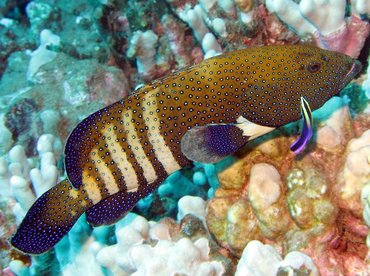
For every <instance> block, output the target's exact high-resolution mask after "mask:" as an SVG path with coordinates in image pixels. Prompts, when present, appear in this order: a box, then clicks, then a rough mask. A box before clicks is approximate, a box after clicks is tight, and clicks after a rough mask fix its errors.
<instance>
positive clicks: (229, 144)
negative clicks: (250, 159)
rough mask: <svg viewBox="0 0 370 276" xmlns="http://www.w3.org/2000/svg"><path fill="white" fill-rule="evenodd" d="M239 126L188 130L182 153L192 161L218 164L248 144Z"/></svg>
mask: <svg viewBox="0 0 370 276" xmlns="http://www.w3.org/2000/svg"><path fill="white" fill-rule="evenodd" d="M248 139H249V136H246V135H244V133H243V129H242V128H241V127H239V126H238V125H227V124H222V125H221V124H220V125H206V126H200V127H194V128H192V129H190V130H188V131H187V132H186V133H185V135H184V137H183V138H182V140H181V150H182V153H183V154H184V155H185V156H186V157H187V158H188V159H190V160H192V161H196V162H201V163H216V162H218V161H220V160H222V159H223V158H225V157H226V156H228V155H230V154H232V153H234V152H236V151H237V150H238V149H239V148H240V147H242V146H243V145H244V144H245V143H247V142H248Z"/></svg>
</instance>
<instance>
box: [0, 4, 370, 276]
mask: <svg viewBox="0 0 370 276" xmlns="http://www.w3.org/2000/svg"><path fill="white" fill-rule="evenodd" d="M298 2H299V3H298ZM369 18H370V4H369V1H367V0H351V1H344V0H335V1H334V0H333V1H314V0H302V1H291V0H266V1H263V0H258V1H256V0H234V1H232V0H199V1H198V0H191V1H184V0H149V1H140V0H137V1H128V0H125V1H114V0H99V1H95V0H92V1H85V0H77V1H64V0H62V1H47V0H35V1H28V0H25V1H14V0H6V1H1V3H0V37H1V43H0V61H1V62H0V76H1V81H0V142H1V143H0V156H1V157H0V225H1V226H0V232H1V235H0V254H1V255H0V256H1V258H0V259H1V260H0V267H1V270H3V271H2V272H3V273H4V274H5V275H14V274H17V275H48V274H49V275H50V274H58V273H62V274H63V275H76V274H83V273H85V274H89V275H107V274H119V275H130V274H133V275H143V274H145V273H147V274H152V275H155V274H161V275H164V274H166V275H167V274H171V273H178V274H181V275H196V273H199V274H200V275H221V274H222V273H224V275H233V274H234V273H236V274H237V275H246V274H248V275H256V276H257V275H266V274H269V273H270V274H271V275H275V274H278V275H286V274H289V275H290V274H295V275H308V274H309V273H311V274H312V275H317V273H318V271H319V272H320V274H321V275H366V274H370V267H369V260H370V255H369V247H370V235H369V227H370V177H369V176H370V166H369V163H370V161H369V160H370V159H369V158H370V157H369V156H370V150H369V148H370V132H369V128H370V119H369V114H370V106H369V104H368V103H369V98H370V69H368V71H367V75H365V74H363V75H362V76H361V77H359V79H358V80H357V83H353V84H351V85H350V86H349V87H348V88H347V89H345V91H343V92H342V94H341V98H334V99H333V100H331V101H330V103H328V104H327V105H325V106H324V107H323V108H322V109H321V110H318V111H316V112H315V118H314V122H315V131H314V133H315V137H314V139H313V141H312V142H311V143H310V145H309V147H308V148H307V149H306V150H305V152H304V153H302V154H300V155H299V156H294V154H293V153H291V152H290V150H289V146H290V145H291V143H292V142H293V140H294V135H295V133H296V132H297V130H298V125H297V123H294V124H291V125H290V126H287V127H284V128H281V129H279V130H277V131H275V132H274V133H272V134H270V135H268V136H266V137H263V138H261V139H259V140H257V141H255V142H253V143H250V144H248V145H247V146H246V147H245V148H243V149H242V150H241V151H240V152H239V153H238V154H237V155H235V156H233V157H229V158H227V159H226V160H224V161H222V162H220V163H219V164H215V165H214V164H195V166H194V168H189V169H186V170H183V171H182V172H177V173H175V174H173V175H172V176H170V177H169V178H168V179H167V180H166V181H165V182H164V183H163V184H162V185H161V187H159V189H158V190H157V191H156V192H155V193H153V194H152V195H150V196H148V197H147V198H145V199H143V200H141V201H140V202H139V203H138V204H137V206H136V207H135V209H134V211H135V212H138V213H139V214H141V215H143V216H145V217H146V218H147V219H148V220H147V219H144V218H143V217H141V216H137V215H133V214H130V215H128V216H127V217H126V218H125V219H123V220H121V221H120V222H119V223H117V224H116V225H114V226H109V227H98V228H96V229H94V230H92V229H91V228H90V227H89V226H88V225H87V223H86V221H85V219H84V218H83V217H82V218H81V219H80V220H79V222H78V223H77V224H76V225H75V226H74V227H73V228H72V230H71V231H70V233H69V234H68V235H67V236H66V237H65V238H64V239H63V240H62V241H61V242H60V243H58V244H57V246H56V247H55V249H53V250H51V251H50V252H48V253H46V254H43V255H41V256H33V257H29V256H25V255H22V254H20V253H18V252H15V251H13V250H12V249H11V248H10V247H9V245H8V243H7V239H8V238H9V237H10V236H11V235H12V234H13V233H14V231H15V229H16V226H17V225H18V224H19V223H20V221H21V219H22V217H23V216H24V214H25V212H26V211H27V210H28V208H29V207H30V206H31V204H32V203H33V202H34V200H35V199H36V197H38V196H39V195H40V194H42V192H43V191H45V190H46V189H48V187H51V186H53V185H55V183H56V182H57V180H59V178H61V177H62V176H63V175H64V164H63V156H62V148H63V143H64V142H65V140H66V138H67V137H68V134H69V133H70V131H71V130H72V129H73V127H74V126H75V125H76V124H77V123H78V122H80V121H81V120H82V119H83V118H84V117H86V116H87V115H88V114H90V113H91V112H93V111H96V110H97V109H99V108H101V107H103V106H105V105H107V104H110V103H113V102H114V101H116V100H118V99H121V98H123V97H126V96H127V95H129V94H130V93H132V92H134V91H135V88H136V87H137V86H138V85H140V84H141V83H143V82H145V81H151V80H153V79H155V78H158V77H163V76H165V75H166V74H168V73H170V72H172V71H173V70H176V69H179V68H182V67H184V66H187V65H190V64H194V63H197V62H199V61H201V60H203V59H204V58H208V57H211V56H214V55H217V54H220V53H222V52H227V51H232V50H235V49H240V48H244V47H246V46H247V47H248V46H258V45H272V44H279V45H285V44H296V43H312V44H314V45H317V46H319V47H322V48H326V49H331V50H337V51H341V52H344V53H347V54H349V55H351V56H353V57H358V56H359V58H360V59H361V61H362V63H363V65H368V61H367V58H368V57H367V55H368V54H369V53H368V48H369V46H368V45H369V40H368V34H369V28H370V27H369ZM364 45H365V47H364ZM186 195H193V196H196V197H189V196H186ZM184 196H186V197H184ZM176 218H177V220H175V219H176ZM159 219H160V221H158V222H154V221H153V220H159ZM112 255H114V256H115V257H114V258H112V257H111V256H112Z"/></svg>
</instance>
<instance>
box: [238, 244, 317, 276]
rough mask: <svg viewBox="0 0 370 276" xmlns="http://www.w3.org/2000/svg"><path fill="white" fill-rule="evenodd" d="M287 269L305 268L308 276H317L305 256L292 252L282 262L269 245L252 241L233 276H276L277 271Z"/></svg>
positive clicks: (310, 262) (311, 263)
mask: <svg viewBox="0 0 370 276" xmlns="http://www.w3.org/2000/svg"><path fill="white" fill-rule="evenodd" d="M289 267H290V268H293V269H300V268H302V267H305V268H308V269H309V270H311V273H310V275H313V276H314V275H315V276H316V275H319V272H318V270H317V268H316V266H315V265H314V263H313V262H312V260H311V258H310V257H308V256H307V255H305V254H303V253H301V252H297V251H293V252H290V253H289V254H288V255H287V256H285V259H284V260H283V259H282V258H281V256H280V255H279V253H278V252H277V251H276V250H275V248H273V247H272V246H271V245H267V244H266V245H265V244H263V243H261V242H260V241H257V240H254V241H251V242H249V243H248V245H247V246H246V247H245V249H244V251H243V254H242V257H241V259H240V260H239V263H238V266H237V269H236V273H235V276H244V275H248V276H265V275H277V272H278V271H279V269H283V268H289ZM289 275H290V274H289Z"/></svg>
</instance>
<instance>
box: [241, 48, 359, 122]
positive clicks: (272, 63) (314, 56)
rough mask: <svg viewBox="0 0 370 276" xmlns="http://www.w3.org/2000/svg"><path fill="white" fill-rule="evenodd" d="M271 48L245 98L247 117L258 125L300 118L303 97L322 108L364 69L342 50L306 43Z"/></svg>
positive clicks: (312, 107) (310, 103)
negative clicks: (333, 50)
mask: <svg viewBox="0 0 370 276" xmlns="http://www.w3.org/2000/svg"><path fill="white" fill-rule="evenodd" d="M270 47H271V48H268V49H267V50H266V52H265V53H264V54H265V55H264V59H263V60H262V61H260V62H259V63H260V64H261V66H260V72H258V74H255V75H256V77H255V78H259V79H257V80H256V79H255V80H254V83H256V84H252V85H250V88H251V89H253V90H251V92H250V93H251V94H252V96H249V98H248V99H246V100H245V110H246V112H245V113H244V114H243V116H244V117H246V118H247V119H248V120H249V121H252V122H254V123H257V124H258V125H263V126H269V127H279V126H282V125H285V124H288V123H290V122H293V121H296V120H299V119H300V118H301V99H302V97H303V98H304V99H305V100H306V102H307V104H308V105H309V107H310V108H311V110H315V109H318V108H320V107H321V106H322V105H323V104H324V103H325V102H326V101H328V100H329V99H330V98H331V97H333V96H335V95H336V94H338V93H339V92H340V91H341V90H342V89H343V88H344V87H345V86H346V85H347V84H348V83H349V82H350V81H351V80H352V79H353V78H354V77H355V76H356V75H357V74H358V73H359V72H360V71H361V63H360V62H359V61H357V60H355V59H352V58H351V57H349V56H347V55H345V54H342V53H337V52H332V51H327V50H323V49H320V48H317V47H313V46H305V45H291V46H270ZM261 51H264V50H261ZM261 56H263V55H262V54H261Z"/></svg>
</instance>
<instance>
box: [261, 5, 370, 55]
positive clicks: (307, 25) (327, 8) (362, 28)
mask: <svg viewBox="0 0 370 276" xmlns="http://www.w3.org/2000/svg"><path fill="white" fill-rule="evenodd" d="M266 6H267V8H268V9H269V11H270V12H273V13H276V14H277V15H278V17H279V18H280V19H281V20H282V21H284V22H285V23H286V24H288V25H289V27H290V28H292V29H293V30H294V31H295V32H296V33H297V34H299V35H300V36H301V37H303V36H305V35H307V34H311V35H313V37H314V39H315V40H316V43H317V45H318V46H320V47H322V48H325V49H328V50H332V51H339V52H342V53H345V54H347V55H350V56H352V57H358V55H359V54H360V51H361V49H362V47H363V45H364V43H365V40H366V38H367V36H368V35H369V33H370V25H369V23H368V22H367V21H366V20H362V19H361V18H359V17H358V15H359V13H361V14H363V12H366V9H367V8H366V7H367V6H366V4H365V1H357V2H355V3H354V5H353V7H352V15H351V16H350V17H348V18H347V17H345V12H346V1H345V0H338V1H337V0H328V1H316V0H303V1H301V2H300V3H299V4H297V3H295V2H294V1H291V0H266Z"/></svg>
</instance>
